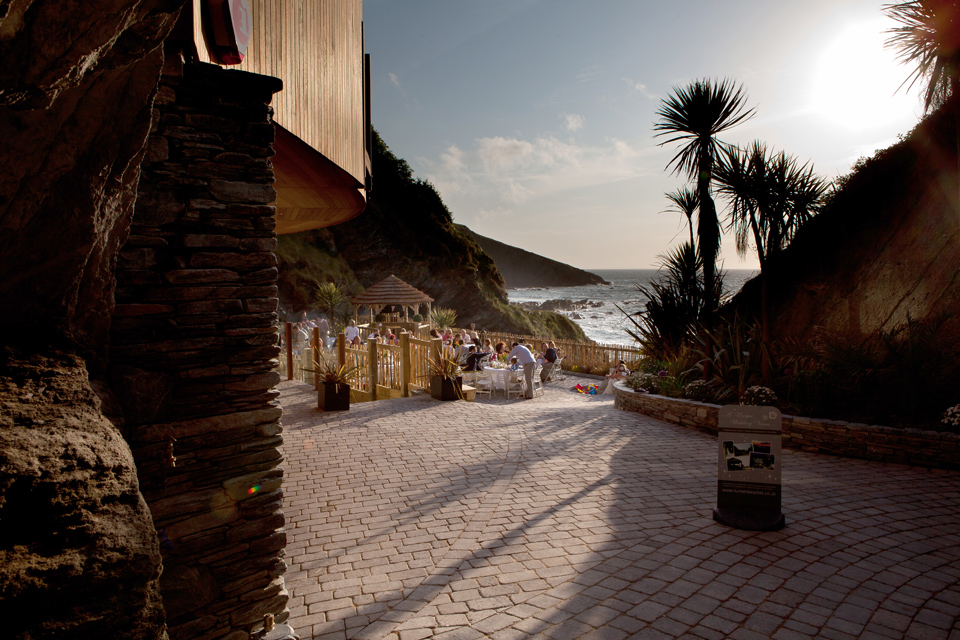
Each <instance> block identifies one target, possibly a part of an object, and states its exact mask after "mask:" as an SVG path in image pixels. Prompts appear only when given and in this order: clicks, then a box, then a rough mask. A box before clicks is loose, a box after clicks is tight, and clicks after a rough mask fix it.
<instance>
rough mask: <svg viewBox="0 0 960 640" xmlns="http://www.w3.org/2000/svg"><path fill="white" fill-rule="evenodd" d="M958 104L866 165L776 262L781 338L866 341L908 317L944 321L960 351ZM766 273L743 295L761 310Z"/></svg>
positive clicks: (948, 343)
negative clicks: (821, 334)
mask: <svg viewBox="0 0 960 640" xmlns="http://www.w3.org/2000/svg"><path fill="white" fill-rule="evenodd" d="M955 140H956V138H955V130H954V126H953V120H952V117H951V114H950V112H949V110H948V109H942V110H941V111H940V112H938V113H936V114H933V115H932V116H930V117H929V118H927V119H926V120H925V121H923V122H922V123H920V124H919V125H918V126H917V127H916V128H915V129H914V131H913V132H911V134H910V135H909V136H907V137H906V138H904V139H903V140H902V141H901V142H899V143H897V144H896V145H894V146H892V147H890V148H889V149H886V150H883V151H881V152H878V153H877V154H876V155H875V156H874V157H872V158H870V159H869V160H866V161H862V162H861V163H858V166H857V167H856V170H855V171H854V172H853V173H852V174H851V175H850V176H847V177H845V178H844V179H843V180H842V189H840V190H839V191H838V192H837V193H836V195H835V196H834V197H833V199H832V201H831V202H830V203H829V205H828V206H827V208H826V209H825V210H824V212H823V213H821V214H820V215H819V216H817V217H816V218H814V219H813V220H812V221H811V222H810V223H808V224H807V225H806V226H805V227H804V228H803V229H801V231H800V233H799V234H798V235H797V237H796V238H795V239H794V241H793V243H792V244H791V246H790V247H789V248H788V250H787V252H786V253H785V255H784V256H783V257H782V259H780V260H779V261H777V262H776V263H775V264H771V268H770V279H769V285H768V291H769V297H770V304H771V319H772V323H771V324H772V327H773V329H774V334H775V335H774V337H775V338H795V339H798V340H800V341H806V340H808V339H810V338H811V337H812V336H813V335H814V333H815V332H816V331H817V330H818V328H819V327H822V328H824V329H826V330H828V331H830V332H831V333H834V334H838V335H841V336H844V337H846V338H849V339H851V340H853V341H859V340H862V339H863V338H864V337H866V336H868V335H870V334H872V333H874V332H876V331H887V332H889V331H891V330H893V329H895V328H896V327H900V326H903V325H904V324H905V323H907V321H908V320H913V321H926V320H929V321H933V322H935V323H936V322H938V321H939V320H940V319H943V320H944V322H943V325H942V326H941V328H940V336H939V340H940V341H941V343H942V344H943V346H944V348H945V349H946V348H948V347H949V348H952V349H954V350H956V349H957V348H958V347H960V203H958V200H957V182H958V175H957V149H956V146H955ZM759 289H760V287H759V278H757V279H754V280H753V281H750V282H749V283H747V285H746V286H745V287H744V288H743V290H742V292H741V293H740V294H739V295H738V296H737V297H736V298H735V299H734V306H735V307H737V308H739V309H740V310H741V312H743V311H744V310H746V311H747V313H749V314H757V315H758V314H759V306H758V305H759V297H760V296H759V294H760V292H759Z"/></svg>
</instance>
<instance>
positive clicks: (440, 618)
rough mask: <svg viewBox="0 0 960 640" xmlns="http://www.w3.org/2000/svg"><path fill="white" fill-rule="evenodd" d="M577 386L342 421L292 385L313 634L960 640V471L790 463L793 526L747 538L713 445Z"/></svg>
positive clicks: (403, 638)
mask: <svg viewBox="0 0 960 640" xmlns="http://www.w3.org/2000/svg"><path fill="white" fill-rule="evenodd" d="M584 382H586V381H584ZM575 383H576V380H575V379H573V378H570V379H568V381H567V382H566V383H558V382H555V383H550V384H548V385H547V389H546V393H545V395H544V396H542V397H538V398H536V399H534V400H526V401H523V400H516V399H511V400H510V401H506V400H503V399H502V398H496V399H493V400H488V399H481V400H478V401H477V402H475V403H467V402H438V401H435V400H432V399H430V398H429V396H417V397H413V398H404V399H399V400H387V401H380V402H371V403H363V404H354V405H353V406H352V407H351V408H350V410H349V411H348V412H342V413H330V414H324V413H320V412H318V411H316V395H315V393H314V392H313V389H312V387H309V386H307V385H304V384H302V383H297V382H284V383H282V384H281V385H280V390H281V394H282V395H281V400H282V402H283V405H284V417H283V423H284V426H285V430H284V437H285V443H284V447H283V449H284V452H285V455H286V460H285V461H284V465H283V466H284V468H285V470H286V476H285V480H284V492H285V497H284V513H285V514H286V519H287V525H286V528H287V535H288V544H287V549H286V553H287V557H286V560H287V564H288V565H289V569H288V570H287V574H286V584H287V589H288V591H289V593H290V597H291V600H290V609H291V617H290V624H291V625H293V627H294V628H295V629H296V630H297V632H298V633H299V634H300V635H301V637H302V638H304V640H306V639H309V638H315V639H327V638H330V639H335V638H358V639H379V638H385V639H389V640H420V639H422V638H443V639H451V640H452V639H471V638H484V637H489V638H495V639H504V640H508V639H513V638H531V637H533V638H551V639H554V640H562V639H566V638H597V639H601V638H602V639H613V640H619V639H621V638H654V639H658V638H662V639H668V638H705V639H707V640H713V639H719V638H737V639H743V640H752V639H762V638H775V639H777V640H801V639H805V638H831V639H837V640H841V639H848V638H877V639H881V638H883V639H888V638H951V639H960V474H958V473H956V472H945V471H930V470H925V469H920V468H912V467H905V466H897V465H888V464H881V463H875V462H865V461H860V460H851V459H844V458H838V457H832V456H822V455H815V454H808V453H802V452H796V451H786V452H785V454H784V462H783V512H784V514H785V515H786V518H787V526H786V528H785V529H783V530H781V531H776V532H766V533H757V532H749V531H739V530H735V529H730V528H728V527H725V526H722V525H719V524H717V523H715V522H714V521H713V520H712V509H713V506H714V504H715V502H716V456H717V451H716V439H715V438H713V437H711V436H708V435H705V434H702V433H700V432H697V431H694V430H689V429H684V428H681V427H676V426H672V425H667V424H665V423H662V422H658V421H656V420H653V419H651V418H648V417H645V416H642V415H640V414H636V413H628V412H623V411H617V410H616V409H614V407H613V401H612V396H606V397H596V396H584V395H581V394H577V393H574V392H571V391H570V390H569V389H570V387H571V386H572V385H573V384H575Z"/></svg>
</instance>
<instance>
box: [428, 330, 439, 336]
mask: <svg viewBox="0 0 960 640" xmlns="http://www.w3.org/2000/svg"><path fill="white" fill-rule="evenodd" d="M430 337H431V338H439V337H440V332H439V331H437V330H436V329H430Z"/></svg>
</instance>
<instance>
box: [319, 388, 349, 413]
mask: <svg viewBox="0 0 960 640" xmlns="http://www.w3.org/2000/svg"><path fill="white" fill-rule="evenodd" d="M317 408H318V409H320V410H321V411H347V410H348V409H349V408H350V385H348V384H323V383H321V384H320V388H319V389H318V390H317Z"/></svg>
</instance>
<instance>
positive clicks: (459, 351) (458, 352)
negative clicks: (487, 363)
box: [453, 338, 472, 365]
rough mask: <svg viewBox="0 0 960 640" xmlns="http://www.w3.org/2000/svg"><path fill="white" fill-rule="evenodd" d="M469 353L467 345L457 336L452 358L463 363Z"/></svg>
mask: <svg viewBox="0 0 960 640" xmlns="http://www.w3.org/2000/svg"><path fill="white" fill-rule="evenodd" d="M471 346H472V345H471ZM469 353H470V352H469V351H468V350H467V346H466V344H464V342H463V340H462V339H460V338H457V340H456V346H454V349H453V359H454V360H456V361H457V362H459V363H460V364H461V365H463V363H465V362H466V361H467V355H469Z"/></svg>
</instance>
